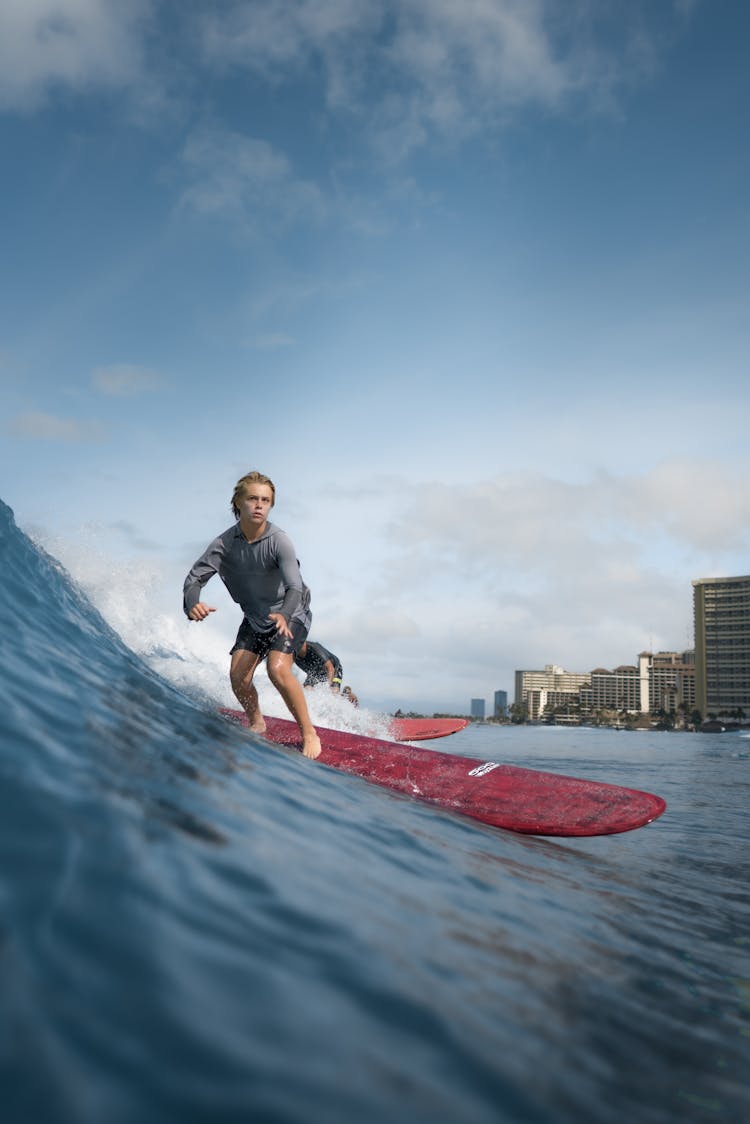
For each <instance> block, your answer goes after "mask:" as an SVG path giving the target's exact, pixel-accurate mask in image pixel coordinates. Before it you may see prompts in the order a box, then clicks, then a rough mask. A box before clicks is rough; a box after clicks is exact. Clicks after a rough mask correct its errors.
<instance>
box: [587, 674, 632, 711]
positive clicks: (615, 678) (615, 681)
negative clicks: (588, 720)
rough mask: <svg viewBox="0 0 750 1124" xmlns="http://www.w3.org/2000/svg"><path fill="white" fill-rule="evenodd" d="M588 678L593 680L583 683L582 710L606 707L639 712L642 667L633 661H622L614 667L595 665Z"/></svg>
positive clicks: (607, 708) (604, 708)
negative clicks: (636, 665) (629, 662)
mask: <svg viewBox="0 0 750 1124" xmlns="http://www.w3.org/2000/svg"><path fill="white" fill-rule="evenodd" d="M589 679H590V682H589V683H587V684H585V685H584V686H583V687H581V692H580V694H581V710H582V711H584V712H586V713H588V714H596V713H597V712H598V711H603V710H616V711H620V712H622V711H627V712H628V714H638V713H640V710H641V681H640V674H639V670H638V668H637V667H635V666H634V665H633V664H622V665H621V666H620V667H616V668H615V669H614V671H608V670H607V668H605V667H596V668H594V670H593V671H592V672H591V674H590V676H589Z"/></svg>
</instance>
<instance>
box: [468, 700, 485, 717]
mask: <svg viewBox="0 0 750 1124" xmlns="http://www.w3.org/2000/svg"><path fill="white" fill-rule="evenodd" d="M471 717H472V718H482V719H483V718H484V699H472V700H471Z"/></svg>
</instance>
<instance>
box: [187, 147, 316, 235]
mask: <svg viewBox="0 0 750 1124" xmlns="http://www.w3.org/2000/svg"><path fill="white" fill-rule="evenodd" d="M181 159H182V164H183V166H184V168H185V170H186V172H187V176H188V179H189V180H190V181H191V182H190V184H189V186H188V187H186V188H185V190H184V191H183V193H182V197H181V204H182V205H183V206H188V207H191V208H192V209H193V210H195V211H198V212H200V213H202V214H206V215H230V216H234V217H235V218H241V219H242V220H243V221H244V222H245V224H246V225H247V226H248V227H250V228H252V227H253V226H255V225H256V222H257V217H258V215H259V214H260V213H261V212H262V213H263V215H264V221H265V220H266V219H267V217H268V215H269V214H271V215H275V216H276V219H277V221H279V222H282V223H292V222H295V221H297V220H298V219H301V218H305V219H311V218H312V219H320V218H321V217H322V216H323V214H324V211H325V204H324V201H323V197H322V194H321V192H320V191H319V189H318V187H317V186H316V185H315V184H313V183H310V182H307V181H304V180H301V179H297V178H296V177H295V176H294V174H293V171H292V168H291V165H290V163H289V160H288V159H287V157H286V156H285V155H284V154H283V153H281V152H279V151H277V150H276V149H274V148H273V146H272V145H270V144H268V142H267V141H264V140H260V139H258V138H256V137H250V136H246V135H244V134H242V133H236V132H232V131H231V130H228V129H224V128H221V127H211V126H209V125H203V126H200V127H198V128H196V129H194V130H193V132H192V133H190V135H189V136H188V138H187V140H186V142H185V145H184V147H183V151H182V156H181Z"/></svg>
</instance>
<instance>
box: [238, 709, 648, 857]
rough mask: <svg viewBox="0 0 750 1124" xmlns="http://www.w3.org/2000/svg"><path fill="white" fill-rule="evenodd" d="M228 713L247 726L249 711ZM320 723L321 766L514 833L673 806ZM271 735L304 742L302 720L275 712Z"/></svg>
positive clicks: (608, 829) (605, 828)
mask: <svg viewBox="0 0 750 1124" xmlns="http://www.w3.org/2000/svg"><path fill="white" fill-rule="evenodd" d="M222 713H223V714H224V715H226V716H227V717H228V718H230V719H231V720H232V721H235V722H240V723H243V724H244V725H247V719H246V717H245V715H244V714H242V712H238V711H231V710H223V711H222ZM315 728H316V730H317V732H318V735H319V737H320V743H321V745H322V747H323V752H322V753H321V755H320V757H318V758H317V761H316V764H317V763H319V762H320V763H322V764H324V765H330V766H331V767H332V768H334V769H341V770H342V771H343V772H345V773H354V774H356V775H357V776H359V777H363V778H364V779H365V780H367V781H370V782H371V783H373V784H378V785H382V786H383V787H385V788H390V789H393V790H394V791H395V792H400V793H402V794H404V795H406V796H411V797H412V798H414V799H415V800H421V801H424V802H425V803H427V804H436V805H439V806H440V807H441V808H445V809H447V810H449V811H452V812H459V813H460V814H461V815H464V816H472V817H473V818H474V819H477V820H481V822H482V823H486V824H491V825H492V826H493V827H501V828H504V829H505V830H507V831H519V832H522V833H524V834H527V835H566V836H585V835H614V834H616V833H617V832H621V831H632V830H633V829H634V828H636V827H643V826H644V824H647V823H651V822H652V820H655V819H657V818H658V817H659V816H660V815H661V814H662V812H663V811H664V809H665V808H666V806H667V805H666V803H665V801H664V800H662V798H661V797H660V796H654V795H653V794H652V793H650V792H640V791H638V790H637V789H633V788H621V787H620V786H619V785H614V784H604V783H602V782H600V781H586V780H579V779H578V778H576V777H566V776H562V775H560V774H558V773H545V772H541V771H539V770H536V769H523V768H519V767H518V766H514V765H503V764H501V763H500V762H498V761H481V760H478V759H477V758H475V757H458V756H456V755H454V754H452V753H442V752H440V751H439V750H434V749H422V748H421V747H420V746H413V745H404V744H402V743H400V742H386V741H380V740H379V739H378V738H368V737H363V736H362V735H361V734H352V733H348V732H347V731H345V730H328V729H325V727H322V726H316V727H315ZM265 736H266V738H268V739H269V740H271V741H273V742H276V743H277V744H279V745H286V746H290V747H292V748H294V749H301V746H302V741H301V738H300V732H299V729H298V727H297V724H296V723H295V722H290V721H288V720H286V719H284V718H268V717H267V718H266V734H265Z"/></svg>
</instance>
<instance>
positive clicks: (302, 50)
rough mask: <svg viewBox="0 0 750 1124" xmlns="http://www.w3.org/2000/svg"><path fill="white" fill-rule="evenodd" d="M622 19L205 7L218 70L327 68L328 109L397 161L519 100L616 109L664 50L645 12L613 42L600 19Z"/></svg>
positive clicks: (206, 43) (312, 3) (481, 2)
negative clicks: (616, 99) (574, 101)
mask: <svg viewBox="0 0 750 1124" xmlns="http://www.w3.org/2000/svg"><path fill="white" fill-rule="evenodd" d="M611 18H612V11H611V10H609V9H606V10H605V11H604V12H603V13H602V12H599V11H598V10H597V9H596V8H595V7H594V8H590V7H588V6H586V5H583V6H581V5H576V6H570V5H565V4H560V3H558V2H557V0H461V3H457V2H456V0H430V3H425V2H424V0H371V2H370V3H368V4H362V3H358V2H357V0H252V2H249V0H236V2H235V3H233V4H231V5H230V6H229V8H227V7H224V8H222V9H221V11H208V12H207V13H205V14H203V16H202V18H201V40H202V45H203V50H204V52H205V57H206V58H207V60H208V62H209V65H212V66H214V67H216V66H218V67H222V66H237V67H241V68H246V69H250V70H252V71H254V72H256V73H259V74H260V75H262V77H263V78H264V79H265V80H267V81H268V82H270V83H271V84H274V85H279V86H281V85H282V84H283V82H284V80H285V79H288V78H290V77H292V76H295V77H299V76H300V75H305V76H312V75H317V74H322V76H323V81H324V84H325V96H326V101H327V105H328V107H329V109H331V110H335V111H339V112H340V113H343V114H349V115H350V116H351V120H352V121H353V122H356V123H357V127H358V128H361V127H362V125H363V123H364V124H365V125H366V128H365V129H362V133H361V135H363V136H366V137H367V138H368V139H369V140H370V141H371V142H372V143H373V144H374V145H375V147H376V148H377V149H378V151H379V152H380V154H381V155H386V154H387V155H388V156H389V158H390V159H391V160H397V159H400V158H402V157H404V156H406V155H408V154H409V153H410V152H411V151H412V150H414V149H416V148H418V147H420V146H422V145H424V144H425V143H427V142H428V141H429V140H430V139H432V138H435V137H439V138H444V137H446V136H447V137H453V138H461V137H463V136H465V135H467V134H469V135H471V134H474V133H475V132H477V130H478V129H480V128H482V129H486V128H487V126H488V124H492V123H493V122H494V123H499V124H502V123H503V122H504V121H505V120H506V118H507V116H508V115H509V114H513V113H514V112H516V111H517V110H518V109H519V108H520V107H524V106H528V105H535V106H541V107H543V108H544V109H548V110H549V109H551V110H553V111H557V110H560V109H562V108H563V107H565V106H567V105H568V104H569V102H570V99H571V98H576V97H580V96H582V97H584V98H586V99H589V100H590V101H591V102H592V103H593V104H595V105H606V106H607V107H609V105H610V103H611V96H612V91H613V90H615V89H616V88H617V87H618V85H620V84H622V83H623V82H627V83H629V84H630V83H632V82H633V81H634V79H635V78H636V77H637V75H638V74H640V73H642V72H644V71H646V70H648V69H649V68H650V67H651V66H652V64H653V58H654V55H655V53H656V52H657V50H658V47H657V44H656V43H655V41H653V40H652V38H651V37H650V36H649V33H648V31H647V28H646V26H645V21H642V20H641V19H640V15H639V12H638V11H637V10H634V11H632V12H628V11H622V10H621V11H620V12H619V15H617V16H616V17H615V18H616V19H617V20H618V21H619V23H620V25H621V26H620V28H619V34H618V36H617V42H618V49H617V52H614V51H613V50H612V48H611V47H609V46H604V43H605V36H604V35H603V34H601V33H600V30H599V28H598V27H597V19H600V20H601V21H602V23H606V22H607V20H608V19H611ZM610 41H611V40H610ZM375 91H377V93H376V92H375Z"/></svg>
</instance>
